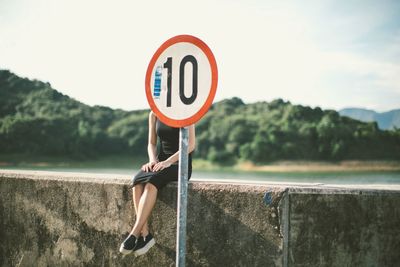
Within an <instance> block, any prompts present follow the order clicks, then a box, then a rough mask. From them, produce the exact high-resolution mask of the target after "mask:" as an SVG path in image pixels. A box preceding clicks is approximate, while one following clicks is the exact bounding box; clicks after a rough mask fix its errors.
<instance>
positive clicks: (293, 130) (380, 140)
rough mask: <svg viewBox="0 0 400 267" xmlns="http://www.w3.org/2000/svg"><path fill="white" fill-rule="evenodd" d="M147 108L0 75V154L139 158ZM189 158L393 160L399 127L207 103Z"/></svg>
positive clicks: (280, 105) (275, 107) (299, 109)
mask: <svg viewBox="0 0 400 267" xmlns="http://www.w3.org/2000/svg"><path fill="white" fill-rule="evenodd" d="M147 116H148V110H139V111H131V112H127V111H123V110H113V109H110V108H107V107H101V106H94V107H90V106H87V105H85V104H83V103H80V102H78V101H76V100H74V99H71V98H70V97H68V96H65V95H63V94H61V93H59V92H57V91H56V90H54V89H53V88H51V86H50V84H48V83H43V82H40V81H36V80H34V81H32V80H28V79H23V78H20V77H18V76H16V75H14V74H13V73H11V72H9V71H6V70H0V154H3V155H4V154H24V155H32V156H35V155H48V156H54V157H57V156H60V157H61V156H62V157H71V158H78V159H80V158H82V159H92V158H96V157H101V156H105V155H136V154H146V144H147ZM196 133H197V149H196V158H203V159H207V160H210V161H212V162H214V163H219V164H225V165H229V164H233V163H235V162H237V161H238V160H249V161H252V162H254V163H266V162H270V161H274V160H299V159H301V160H343V159H400V130H393V131H382V130H379V129H378V127H377V124H376V123H364V122H360V121H357V120H353V119H351V118H348V117H342V116H340V115H339V113H338V112H336V111H333V110H326V111H324V110H321V109H320V108H315V109H312V108H310V107H304V106H299V105H292V104H291V103H289V102H285V101H283V100H281V99H278V100H274V101H272V102H269V103H267V102H259V103H254V104H244V103H243V102H242V100H240V99H239V98H232V99H227V100H224V101H221V102H218V103H216V104H214V105H213V106H212V108H211V110H210V111H209V112H208V113H207V115H206V116H205V117H204V118H203V119H202V120H201V121H200V122H199V123H198V124H197V126H196Z"/></svg>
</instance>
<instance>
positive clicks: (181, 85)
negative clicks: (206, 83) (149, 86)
mask: <svg viewBox="0 0 400 267" xmlns="http://www.w3.org/2000/svg"><path fill="white" fill-rule="evenodd" d="M188 62H190V63H192V66H193V71H192V95H191V96H190V97H186V96H185V65H186V63H188ZM164 68H167V69H168V79H167V107H170V106H171V97H172V96H171V83H172V57H168V58H167V61H166V62H165V63H164ZM197 73H198V68H197V60H196V58H195V57H194V56H192V55H188V56H185V57H184V58H183V59H182V61H181V64H180V66H179V97H180V99H181V101H182V103H184V104H186V105H190V104H192V103H193V102H194V100H196V97H197Z"/></svg>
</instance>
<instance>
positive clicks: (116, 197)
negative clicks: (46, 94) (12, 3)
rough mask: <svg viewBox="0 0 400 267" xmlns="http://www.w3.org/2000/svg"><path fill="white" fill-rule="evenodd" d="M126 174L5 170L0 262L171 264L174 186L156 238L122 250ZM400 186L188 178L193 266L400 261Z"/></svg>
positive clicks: (126, 226) (164, 194)
mask: <svg viewBox="0 0 400 267" xmlns="http://www.w3.org/2000/svg"><path fill="white" fill-rule="evenodd" d="M128 184H129V177H127V176H115V175H92V174H91V175H88V174H71V173H69V174H67V173H62V174H61V173H51V172H27V171H5V170H0V240H1V242H0V266H174V265H175V263H174V262H175V238H176V237H175V234H176V229H175V228H176V215H175V214H176V185H175V184H171V185H170V186H168V187H167V188H165V189H163V190H162V191H161V192H160V195H159V198H158V201H157V204H156V207H155V210H154V212H153V214H152V217H151V220H150V227H151V229H153V233H154V235H155V238H156V241H157V245H156V247H155V248H153V249H152V250H151V251H150V252H149V253H148V254H146V255H144V256H142V257H138V258H135V257H133V256H131V255H128V256H126V257H122V256H121V255H120V254H119V253H118V247H119V244H120V242H121V241H122V240H123V236H122V235H123V234H124V233H125V232H126V231H128V230H130V228H131V225H132V223H133V221H134V212H133V205H132V202H131V192H130V189H129V186H128ZM399 200H400V190H399V189H398V188H395V189H393V190H385V189H379V190H377V189H368V188H361V189H360V188H333V187H327V186H324V185H305V186H299V185H279V184H268V185H266V184H258V185H255V184H253V185H251V184H248V185H244V184H235V185H229V184H222V183H220V184H218V183H205V182H191V183H190V185H189V206H188V240H187V249H188V255H187V266H400V258H399V253H398V252H399V251H400V250H399V248H400V230H399V223H400V206H399V204H400V202H399Z"/></svg>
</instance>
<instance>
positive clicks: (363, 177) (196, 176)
mask: <svg viewBox="0 0 400 267" xmlns="http://www.w3.org/2000/svg"><path fill="white" fill-rule="evenodd" d="M2 169H13V170H16V169H21V170H42V171H60V172H82V173H103V174H107V173H109V174H123V175H134V174H135V173H136V171H137V168H134V167H132V168H126V167H125V168H99V167H92V168H91V167H78V168H77V167H74V168H69V167H2ZM192 180H194V181H196V180H197V181H222V182H249V183H257V182H265V183H268V182H271V183H323V184H342V185H345V184H362V185H366V184H370V185H391V184H392V185H400V172H390V171H385V172H375V171H374V172H372V171H371V172H361V171H357V172H347V171H346V172H344V171H343V172H276V173H274V172H252V171H236V170H221V171H215V170H213V171H205V170H196V169H195V170H193V174H192Z"/></svg>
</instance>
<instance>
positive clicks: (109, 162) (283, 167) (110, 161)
mask: <svg viewBox="0 0 400 267" xmlns="http://www.w3.org/2000/svg"><path fill="white" fill-rule="evenodd" d="M144 161H145V159H134V158H127V157H121V158H118V157H112V158H107V157H106V158H102V159H99V160H87V161H80V162H77V161H69V160H65V159H64V160H63V159H60V160H59V161H57V160H51V161H48V160H46V159H44V160H43V159H42V160H38V161H34V160H21V161H6V160H4V159H3V160H0V168H18V167H21V168H99V169H102V168H137V167H139V166H141V164H142V162H144ZM193 168H194V169H197V170H202V171H243V172H270V173H291V172H298V173H299V172H300V173H301V172H308V173H310V172H311V173H312V172H400V161H390V160H344V161H338V162H328V161H287V160H285V161H284V160H282V161H275V162H271V163H269V164H263V165H256V164H254V163H251V162H239V163H237V164H236V165H233V166H219V165H216V164H213V163H211V162H209V161H206V160H202V159H194V160H193Z"/></svg>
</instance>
